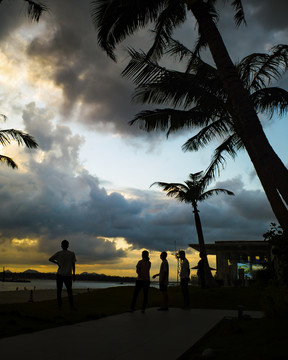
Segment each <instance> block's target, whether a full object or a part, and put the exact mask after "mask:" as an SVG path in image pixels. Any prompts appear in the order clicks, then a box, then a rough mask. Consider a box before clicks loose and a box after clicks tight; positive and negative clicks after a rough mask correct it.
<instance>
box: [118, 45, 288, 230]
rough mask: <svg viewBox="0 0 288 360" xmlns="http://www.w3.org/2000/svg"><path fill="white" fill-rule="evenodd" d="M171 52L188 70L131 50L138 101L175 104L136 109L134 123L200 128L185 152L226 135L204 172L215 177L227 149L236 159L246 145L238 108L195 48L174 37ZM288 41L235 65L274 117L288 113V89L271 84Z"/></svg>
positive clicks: (277, 205) (280, 214)
mask: <svg viewBox="0 0 288 360" xmlns="http://www.w3.org/2000/svg"><path fill="white" fill-rule="evenodd" d="M169 43H170V44H169V47H168V50H167V52H168V53H169V54H172V55H175V54H176V55H177V56H179V58H180V59H181V61H185V62H187V67H186V69H185V71H184V72H178V71H171V70H167V69H166V68H164V67H161V66H159V64H158V63H157V62H154V61H151V60H150V59H149V58H148V57H147V55H146V54H145V53H139V52H136V51H134V50H133V49H130V56H131V61H130V63H129V64H128V66H127V67H126V69H125V70H124V71H123V75H124V76H126V77H128V78H130V79H132V80H133V81H134V82H135V83H136V84H137V87H136V91H135V94H134V100H135V101H137V102H140V103H152V104H161V105H163V104H165V105H172V106H173V108H164V109H163V108H161V109H155V110H148V111H146V110H144V111H141V112H140V113H138V114H136V116H135V117H134V119H133V120H132V121H130V124H134V123H135V122H138V123H140V127H141V128H142V129H144V130H146V131H153V130H158V129H160V130H165V131H167V136H169V134H170V133H172V132H176V131H178V130H182V129H183V128H189V129H191V128H200V129H201V130H200V131H199V132H198V133H197V134H196V135H195V136H193V137H192V138H190V139H189V140H188V141H187V142H186V143H185V144H184V145H183V150H184V151H187V150H189V151H195V150H199V149H201V148H203V147H205V146H206V145H207V144H208V143H209V142H211V141H212V140H215V139H216V140H219V139H220V140H222V143H221V145H220V146H218V147H217V148H216V150H215V152H214V156H213V159H212V162H211V164H210V166H209V168H208V169H207V171H206V174H205V177H207V178H210V180H214V179H215V174H218V175H219V172H220V168H221V167H222V166H224V164H225V157H224V155H225V153H227V154H228V155H230V156H232V157H233V158H235V156H236V155H237V152H238V150H240V149H245V146H244V144H243V141H242V139H241V136H239V134H238V133H237V131H236V129H235V126H234V123H235V122H236V121H237V114H235V112H234V111H233V107H232V105H231V102H230V99H229V96H228V95H227V94H226V92H225V89H224V88H223V85H222V82H221V80H220V78H219V74H218V71H217V69H215V68H214V67H212V66H210V65H208V64H206V63H205V62H203V61H202V60H201V59H200V58H199V57H197V56H196V55H195V53H194V52H192V51H190V50H189V49H187V48H186V47H184V46H183V45H182V44H181V43H179V42H177V41H175V40H173V39H170V40H169ZM286 62H288V46H287V45H278V46H275V47H273V48H272V49H271V52H270V53H268V54H266V53H264V54H261V53H256V54H251V55H249V56H247V57H245V58H244V59H243V60H242V61H240V62H239V63H238V64H236V69H237V71H238V73H239V76H240V78H241V80H242V81H243V83H244V84H245V87H246V89H247V91H248V92H249V94H250V99H251V101H252V102H253V104H254V107H255V110H256V111H257V112H258V113H262V114H266V115H268V116H269V117H272V116H273V115H274V113H275V112H278V114H279V115H284V114H285V113H287V111H288V92H287V91H286V90H284V89H281V88H278V87H271V86H269V85H270V83H271V81H272V80H277V79H279V78H280V77H281V76H282V73H284V71H285V70H286V66H285V64H286ZM265 181H266V178H265V177H264V178H263V180H262V184H263V188H264V190H265V192H266V195H267V197H268V199H269V201H270V204H271V206H272V209H273V211H274V213H275V215H276V217H277V219H278V221H279V223H281V224H282V223H285V221H286V219H287V218H288V211H287V208H286V206H285V204H284V203H283V201H282V199H281V196H280V195H279V193H278V192H277V191H275V188H271V187H270V184H269V183H266V182H265Z"/></svg>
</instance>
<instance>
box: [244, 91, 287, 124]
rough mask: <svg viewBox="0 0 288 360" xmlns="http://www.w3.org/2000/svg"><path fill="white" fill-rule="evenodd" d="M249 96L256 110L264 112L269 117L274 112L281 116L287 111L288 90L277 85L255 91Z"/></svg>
mask: <svg viewBox="0 0 288 360" xmlns="http://www.w3.org/2000/svg"><path fill="white" fill-rule="evenodd" d="M250 98H251V100H252V102H253V104H254V108H255V109H256V111H257V112H260V113H266V114H267V115H268V116H269V117H270V118H272V116H273V115H274V113H275V112H277V113H278V115H279V116H283V115H285V114H287V112H288V92H287V91H286V90H285V89H282V88H278V87H269V88H264V89H260V90H257V91H255V92H254V93H253V94H252V95H250Z"/></svg>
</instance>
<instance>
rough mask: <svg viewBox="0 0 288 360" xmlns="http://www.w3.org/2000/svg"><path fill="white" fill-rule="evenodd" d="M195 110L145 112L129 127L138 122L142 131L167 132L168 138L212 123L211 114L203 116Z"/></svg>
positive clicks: (137, 116)
mask: <svg viewBox="0 0 288 360" xmlns="http://www.w3.org/2000/svg"><path fill="white" fill-rule="evenodd" d="M194 110H195V109H192V110H191V111H185V110H175V109H171V108H166V109H155V110H143V111H141V112H139V113H138V114H136V115H135V117H134V119H133V120H131V121H130V122H129V125H133V124H135V123H136V122H137V123H138V124H139V128H140V129H142V130H145V131H147V132H151V131H158V130H160V131H167V136H169V134H170V133H172V132H176V131H178V130H180V129H185V128H192V127H195V128H197V127H200V126H202V125H203V123H204V122H209V121H210V113H207V114H203V113H200V112H197V111H194ZM204 116H206V119H204Z"/></svg>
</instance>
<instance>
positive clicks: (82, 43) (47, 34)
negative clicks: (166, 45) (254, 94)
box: [0, 0, 287, 142]
mask: <svg viewBox="0 0 288 360" xmlns="http://www.w3.org/2000/svg"><path fill="white" fill-rule="evenodd" d="M4 3H5V4H6V3H9V2H8V1H6V2H4ZM16 3H17V4H18V6H16ZM16 3H15V4H14V6H11V5H10V6H8V5H7V4H6V5H5V6H6V7H5V8H4V7H3V8H2V6H3V5H2V4H1V10H2V11H1V12H0V17H2V20H3V21H2V22H0V26H1V28H2V32H1V34H8V33H11V32H12V30H13V28H14V29H17V27H18V26H20V24H22V25H23V23H25V24H26V26H27V23H28V20H27V19H26V18H25V16H24V15H23V14H22V16H20V14H19V11H20V9H21V6H22V8H23V5H21V1H17V2H16ZM45 4H47V6H48V7H49V8H50V12H49V13H47V14H44V16H43V17H42V18H41V21H40V24H37V25H36V26H38V25H39V26H44V25H45V31H44V32H43V33H41V35H39V36H37V37H36V38H35V39H34V40H33V41H32V42H31V43H30V45H29V47H28V49H27V53H28V55H29V56H30V57H31V58H33V59H34V60H36V61H37V63H38V65H37V66H38V69H36V70H37V72H39V68H40V69H42V71H43V74H42V76H43V77H45V76H46V75H45V73H46V72H47V73H48V71H47V69H48V68H49V71H50V72H49V76H50V74H51V77H50V78H49V80H52V81H53V82H54V83H55V84H56V85H57V86H59V87H60V88H61V89H62V90H63V96H64V101H63V103H62V104H61V105H59V106H60V109H59V111H60V112H61V113H62V115H63V119H68V120H71V117H72V116H74V119H75V117H77V119H76V120H77V121H79V122H81V123H82V124H85V125H86V126H89V127H90V128H92V129H95V130H97V131H100V130H103V131H111V132H114V133H120V134H122V135H126V136H127V135H131V134H133V135H136V134H137V135H138V136H145V137H147V139H148V140H149V141H151V142H153V141H155V139H154V138H155V136H157V135H156V134H154V133H153V134H149V137H148V136H147V134H145V133H144V132H143V131H141V130H139V129H138V128H137V126H132V127H131V126H129V125H128V121H129V120H131V119H132V118H133V116H134V115H135V114H136V113H137V112H138V111H139V110H140V109H143V107H142V106H139V105H135V104H131V95H132V93H133V88H134V87H133V85H132V84H131V83H130V82H129V81H127V79H123V78H121V76H120V74H121V71H122V70H123V69H124V67H125V64H127V62H128V57H127V55H126V53H125V52H124V51H123V48H124V44H120V45H119V47H118V55H119V57H118V58H119V62H118V63H114V62H113V61H112V60H110V59H109V58H108V57H107V55H106V54H105V53H104V52H103V51H102V50H101V49H100V48H99V46H98V44H97V34H96V31H95V29H94V26H93V23H92V20H91V17H90V8H89V4H90V0H83V1H81V3H80V2H79V1H78V0H70V1H65V0H62V1H59V0H57V1H56V0H46V1H45ZM243 5H244V9H245V12H246V16H247V23H248V26H247V27H245V26H241V27H240V28H238V29H236V28H235V24H234V21H233V15H234V13H233V10H232V8H231V6H230V5H229V4H226V5H225V6H224V5H223V3H222V2H221V1H220V2H219V3H218V6H219V10H220V22H219V27H220V31H221V34H222V35H223V38H224V40H225V42H226V44H227V47H228V50H229V52H230V53H231V56H232V58H233V60H234V61H236V60H239V59H242V58H243V57H244V56H246V55H248V54H250V53H252V52H255V51H267V49H266V47H267V44H268V45H269V44H270V45H271V46H272V45H276V44H277V41H278V42H281V41H280V40H282V41H283V42H285V41H286V39H287V21H286V19H285V16H286V11H284V10H285V9H287V3H286V1H285V0H276V1H273V0H268V1H265V2H263V1H260V0H252V1H248V0H244V1H243ZM6 8H7V9H6ZM4 10H5V11H4ZM17 12H18V16H16V13H17ZM7 14H8V16H5V15H7ZM14 19H16V21H15V22H14ZM278 19H279V20H278ZM276 30H282V31H284V32H283V35H282V36H280V35H278V37H276V38H275V31H276ZM193 32H194V33H195V28H194V26H193V27H192V26H191V22H187V24H186V25H185V26H183V27H182V28H181V31H180V30H179V31H177V38H179V40H181V41H183V42H184V43H185V44H186V45H187V46H190V47H191V48H192V46H193V43H191V34H192V33H193ZM2 36H3V35H2ZM150 36H151V34H149V33H148V31H143V32H140V33H139V34H138V35H137V36H135V37H133V38H129V39H127V41H126V43H125V44H126V45H132V46H135V48H136V49H145V48H147V45H148V44H149V43H150V41H149V40H148V39H149V38H150ZM192 38H193V35H192ZM31 70H32V69H31ZM51 71H52V72H51ZM144 108H147V106H144ZM76 112H77V116H76V115H75V114H76Z"/></svg>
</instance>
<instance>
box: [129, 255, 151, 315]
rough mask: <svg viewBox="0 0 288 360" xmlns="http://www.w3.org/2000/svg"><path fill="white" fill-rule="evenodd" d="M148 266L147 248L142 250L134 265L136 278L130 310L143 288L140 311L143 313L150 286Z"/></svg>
mask: <svg viewBox="0 0 288 360" xmlns="http://www.w3.org/2000/svg"><path fill="white" fill-rule="evenodd" d="M150 268H151V262H150V259H149V252H148V251H147V250H143V251H142V260H139V261H138V263H137V266H136V272H137V275H138V277H137V280H136V284H135V288H134V294H133V298H132V303H131V312H133V311H134V309H135V305H136V301H137V298H138V295H139V293H140V291H141V289H143V303H142V310H141V311H142V313H143V314H144V313H145V309H146V306H147V303H148V292H149V287H150Z"/></svg>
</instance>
